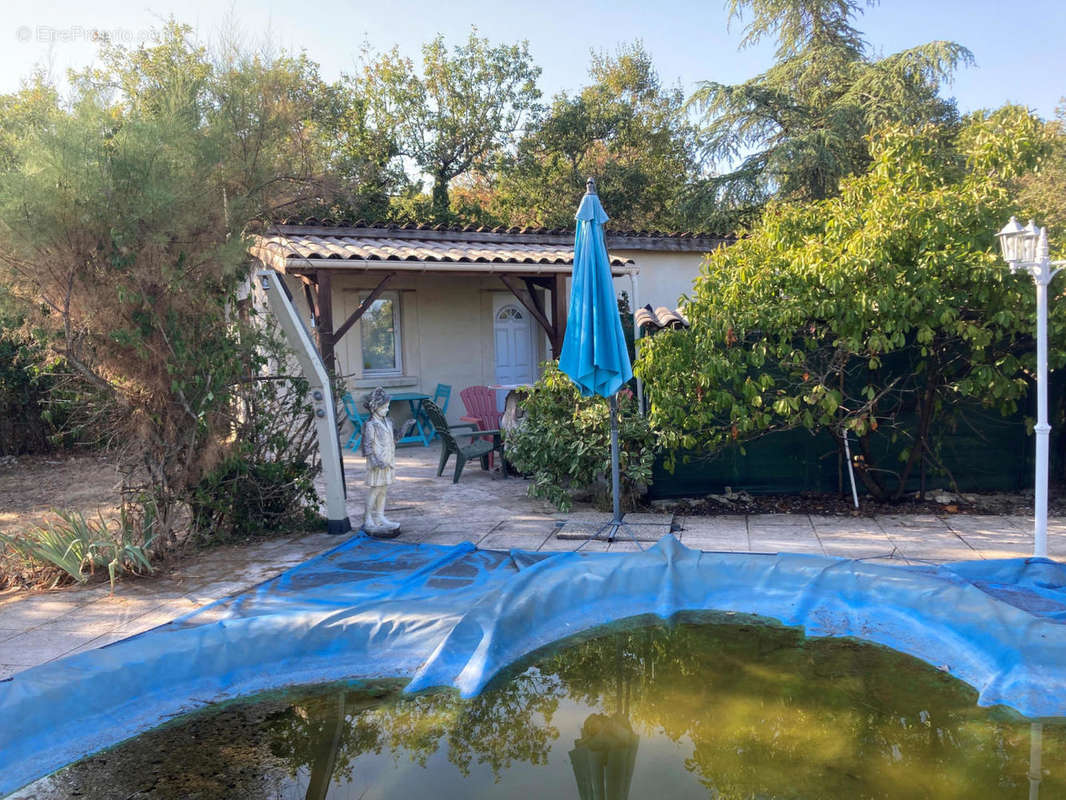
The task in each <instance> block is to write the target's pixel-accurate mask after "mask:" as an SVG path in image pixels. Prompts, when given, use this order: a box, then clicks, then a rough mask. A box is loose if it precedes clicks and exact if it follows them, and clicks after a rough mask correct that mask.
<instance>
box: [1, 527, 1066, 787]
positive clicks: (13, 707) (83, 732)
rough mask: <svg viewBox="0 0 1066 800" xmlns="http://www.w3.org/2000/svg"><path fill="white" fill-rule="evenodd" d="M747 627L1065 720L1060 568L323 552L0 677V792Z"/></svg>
mask: <svg viewBox="0 0 1066 800" xmlns="http://www.w3.org/2000/svg"><path fill="white" fill-rule="evenodd" d="M700 610H717V611H726V612H729V611H732V612H738V613H744V614H756V615H760V616H763V617H768V618H772V619H776V620H779V621H780V622H781V623H783V624H785V625H792V626H800V627H802V628H803V629H804V630H805V631H806V633H807V634H808V635H810V636H852V637H856V638H859V639H864V640H866V641H869V642H876V643H878V644H882V645H887V646H888V647H891V648H893V649H896V650H899V651H902V652H904V653H909V654H910V655H913V656H916V657H918V658H920V659H922V660H924V661H926V662H928V663H930V664H932V665H934V666H937V667H939V668H941V669H943V670H946V671H947V672H950V673H951V674H952V675H955V676H957V677H958V678H960V679H962V680H963V681H965V682H966V683H968V684H970V685H971V686H973V687H975V688H976V689H977V691H978V693H979V700H978V702H979V703H980V704H981V705H986V706H987V705H994V704H1003V705H1006V706H1009V707H1011V708H1013V709H1015V710H1016V711H1018V712H1020V713H1021V714H1023V715H1025V716H1028V717H1050V716H1066V624H1064V623H1066V565H1062V564H1058V563H1056V562H1053V561H1049V560H1047V559H1035V558H1034V559H1009V560H1002V561H973V562H961V563H956V564H949V565H944V566H940V567H917V568H916V567H905V566H893V565H886V564H875V563H869V562H862V561H851V560H843V559H830V558H823V557H820V556H805V555H788V554H780V555H755V554H738V553H701V552H699V551H696V550H689V549H688V548H686V547H684V546H682V545H681V544H680V543H679V542H678V541H677V540H676V539H675V538H673V537H672V536H667V537H665V538H664V539H662V540H661V541H660V542H659V543H658V544H657V545H655V546H654V547H652V548H650V549H649V550H647V551H645V552H643V553H618V554H613V553H582V552H568V553H527V552H524V551H519V550H513V551H511V552H498V551H487V550H477V549H476V548H474V546H473V545H470V544H460V545H457V546H455V547H444V546H436V545H415V544H402V543H396V542H382V541H378V540H375V539H371V538H368V537H366V536H362V535H360V536H356V537H355V538H353V539H351V540H350V541H348V542H346V543H345V544H343V545H341V546H340V547H338V548H336V549H334V550H332V551H330V552H328V553H325V554H323V555H321V556H318V557H317V558H315V559H312V560H311V561H308V562H307V563H305V564H302V565H300V566H299V567H296V568H295V569H292V570H289V571H288V572H286V573H284V574H282V575H280V576H278V577H277V578H274V579H273V580H270V581H267V582H266V583H264V584H261V585H260V586H257V587H255V588H253V589H250V590H249V591H247V592H244V593H243V594H240V595H237V596H235V597H231V598H227V599H225V600H222V601H220V602H218V603H214V604H212V605H210V606H207V607H205V608H203V609H200V610H199V611H197V612H195V613H193V614H190V615H188V616H185V617H182V618H180V619H178V620H175V621H174V622H171V623H168V624H166V625H164V626H162V627H160V628H156V629H155V630H152V631H148V632H146V633H143V634H140V635H138V636H134V637H131V638H129V639H125V640H123V641H121V642H116V643H115V644H112V645H109V646H107V647H103V648H100V649H98V650H92V651H88V652H84V653H79V654H77V655H74V656H70V657H68V658H65V659H62V660H60V661H56V662H53V663H50V664H45V665H43V666H40V667H36V668H34V669H30V670H27V671H25V672H22V673H19V674H18V675H16V676H15V677H14V678H12V679H9V680H7V681H4V682H0V720H2V721H3V724H2V725H0V795H3V794H6V793H8V792H10V791H13V790H14V789H17V788H18V787H20V786H22V785H24V784H26V783H28V782H29V781H31V780H33V779H35V778H37V777H40V776H42V775H45V774H47V773H49V772H51V771H53V770H55V769H57V768H58V767H60V766H63V765H64V764H67V763H69V762H71V761H74V760H76V759H78V758H80V757H82V756H85V755H87V754H89V753H92V752H95V751H96V750H99V749H101V748H103V747H108V746H110V745H113V744H115V743H117V742H119V741H121V740H123V739H125V738H128V737H129V736H132V735H134V734H136V733H139V732H141V731H144V730H147V729H149V728H151V727H154V726H155V725H157V724H159V723H160V722H161V721H163V720H165V719H167V718H170V717H172V716H174V715H177V714H182V713H185V712H187V711H191V710H193V709H195V708H198V707H201V706H204V705H206V704H209V703H212V702H217V701H220V700H225V699H230V698H234V697H238V696H241V695H246V694H249V693H252V692H258V691H262V690H266V689H274V688H279V687H283V686H288V685H294V684H304V683H317V682H323V681H331V680H340V679H344V678H364V677H366V678H369V677H401V678H410V679H411V681H410V684H409V685H408V687H407V690H408V691H417V690H420V689H428V688H430V687H436V686H452V687H456V688H458V689H459V691H460V692H461V693H462V694H463V695H465V696H471V695H475V694H477V693H478V692H479V691H480V690H481V689H482V688H483V687H484V686H485V684H486V683H487V682H488V681H489V680H490V679H491V678H492V677H493V675H495V674H496V673H497V672H498V671H499V670H501V669H503V668H504V667H506V666H507V665H509V664H511V663H512V662H514V661H516V660H517V659H520V658H521V657H522V656H524V655H526V654H528V653H530V652H532V651H534V650H536V649H538V648H540V647H543V646H544V645H547V644H550V643H551V642H554V641H557V640H559V639H561V638H564V637H566V636H570V635H572V634H575V633H579V632H581V631H584V630H588V629H590V628H593V627H596V626H599V625H603V624H605V623H608V622H611V621H614V620H619V619H624V618H627V617H634V616H639V615H646V614H655V615H658V616H660V617H663V618H667V617H671V616H673V615H674V614H676V613H678V612H681V611H700Z"/></svg>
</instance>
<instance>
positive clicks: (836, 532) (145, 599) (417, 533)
mask: <svg viewBox="0 0 1066 800" xmlns="http://www.w3.org/2000/svg"><path fill="white" fill-rule="evenodd" d="M346 453H347V451H346ZM438 457H439V451H438V450H437V447H436V446H434V447H430V448H422V447H414V448H402V449H400V450H399V451H398V457H397V462H398V463H397V481H396V483H395V484H394V485H393V487H392V490H391V491H390V493H389V505H388V508H387V509H386V514H387V515H388V516H389V517H390V518H392V519H394V520H395V521H397V522H400V523H401V524H402V526H403V527H402V531H403V533H402V535H401V537H400V538H399V539H398V541H407V542H428V543H433V544H457V543H459V542H464V541H470V542H474V543H475V544H476V545H478V547H481V548H484V549H494V550H506V549H510V548H520V549H525V550H576V549H578V548H579V547H580V548H582V549H584V550H588V551H596V552H605V551H606V552H630V551H634V550H637V549H638V548H642V547H647V546H649V545H648V544H647V543H646V542H640V543H637V542H633V541H629V540H627V539H619V540H618V541H615V542H614V543H608V542H604V541H593V542H588V541H585V540H582V539H566V538H558V536H557V534H558V533H559V532H560V531H563V532H564V533H565V532H567V531H569V532H574V531H575V530H595V529H596V528H598V527H599V526H600V525H602V524H603V523H604V522H606V521H608V520H609V518H610V515H609V514H602V513H599V512H596V511H592V510H590V509H588V508H576V509H574V510H572V511H571V512H570V513H567V514H560V513H556V512H555V511H554V509H553V508H552V507H551V506H550V505H548V504H547V503H545V502H543V501H540V500H534V499H531V498H529V497H528V496H527V495H526V487H527V485H528V484H527V482H526V481H524V480H521V479H518V478H506V479H505V478H502V477H500V476H499V475H498V473H492V472H483V471H482V470H480V469H479V468H478V466H477V463H476V462H474V463H473V464H471V465H468V467H467V470H466V471H465V472H464V473H463V477H462V480H461V481H460V482H459V483H458V484H453V483H452V482H451V479H450V477H449V475H448V473H447V471H446V474H445V476H444V477H441V478H438V477H437V475H436V471H437V470H436V465H437V461H438ZM345 467H346V470H347V473H348V485H349V495H350V497H349V501H348V507H349V514H350V516H351V518H352V522H353V524H354V525H356V526H357V527H358V523H359V521H360V520H361V519H362V492H363V489H362V480H363V471H364V468H363V459H362V458H361V457H358V456H355V455H351V454H350V453H348V454H346V456H345ZM626 521H627V522H629V523H632V530H633V531H634V532H635V533H636V537H637V538H638V539H651V540H654V539H658V538H659V537H660V536H661V535H663V534H665V533H667V532H670V531H672V532H673V533H674V535H675V536H677V537H678V538H679V539H680V540H681V542H682V543H683V544H685V545H686V546H688V547H692V548H695V549H701V550H720V551H729V552H738V553H741V552H755V553H776V552H791V553H813V554H816V555H825V556H834V557H840V558H859V559H878V560H883V561H885V562H888V563H893V562H895V563H900V564H919V563H939V562H944V561H959V560H972V559H990V558H1011V557H1017V556H1026V555H1030V554H1031V553H1032V546H1033V535H1032V518H1031V517H1029V518H1027V517H1020V516H1018V517H1012V516H972V515H962V514H953V515H944V516H933V515H920V516H919V515H913V516H893V515H883V516H876V517H845V516H814V515H807V514H776V515H720V516H704V517H697V516H687V517H682V516H675V515H672V514H639V515H637V514H630V515H628V516H627V517H626ZM341 541H343V539H342V538H340V537H335V536H327V535H326V534H324V533H314V534H302V535H300V534H294V535H291V536H285V537H279V538H275V539H270V540H267V541H262V542H255V543H252V544H247V545H242V546H231V547H217V548H212V549H209V550H204V551H201V552H199V553H197V554H195V555H194V556H192V557H190V558H188V559H186V560H184V561H182V562H181V563H180V564H179V565H178V566H177V567H176V568H174V569H171V570H169V571H168V572H167V573H166V574H165V575H163V576H160V577H153V578H143V579H126V580H122V581H121V582H120V583H119V585H118V587H117V589H116V592H115V594H114V596H112V595H111V594H110V592H109V587H108V585H107V584H106V583H103V584H99V583H97V584H94V585H91V586H84V587H82V586H80V587H74V588H68V589H61V590H56V591H51V592H40V593H25V592H22V593H7V594H3V595H0V680H2V679H3V678H6V677H8V676H10V675H12V674H14V673H16V672H20V671H22V670H24V669H27V668H29V667H31V666H35V665H37V664H42V663H45V662H47V661H51V660H54V659H56V658H61V657H63V656H65V655H70V654H72V653H76V652H79V651H81V650H86V649H91V648H95V647H100V646H102V645H105V644H108V643H110V642H113V641H117V640H118V639H122V638H125V637H127V636H131V635H133V634H135V633H140V632H141V631H144V630H148V629H149V628H153V627H155V626H157V625H161V624H163V623H165V622H168V621H169V620H171V619H174V618H175V617H179V616H181V615H183V614H187V613H189V612H190V611H194V610H196V609H198V608H201V607H202V606H204V605H206V604H208V603H210V602H212V601H214V600H217V599H220V598H222V597H225V596H227V595H229V594H233V593H235V592H239V591H241V590H243V589H246V588H248V587H250V586H253V585H255V584H257V583H260V582H261V581H264V580H267V579H268V578H270V577H273V576H274V575H276V574H278V573H280V572H282V571H284V570H286V569H288V568H290V567H293V566H295V565H296V564H299V563H301V562H302V561H305V560H306V559H308V558H310V557H312V556H314V555H317V554H318V553H321V552H323V551H324V550H327V549H329V548H331V547H334V546H336V545H337V544H339V543H340V542H341ZM1049 549H1050V554H1051V557H1052V558H1058V559H1066V518H1053V519H1052V520H1051V521H1050V523H1049Z"/></svg>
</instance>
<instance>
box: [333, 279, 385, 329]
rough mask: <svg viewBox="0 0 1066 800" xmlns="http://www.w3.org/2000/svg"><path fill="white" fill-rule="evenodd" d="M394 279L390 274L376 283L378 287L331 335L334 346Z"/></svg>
mask: <svg viewBox="0 0 1066 800" xmlns="http://www.w3.org/2000/svg"><path fill="white" fill-rule="evenodd" d="M395 277H396V273H395V272H390V273H389V274H388V275H386V276H385V277H384V278H382V279H381V280H380V281H379V282H378V285H377V286H375V287H374V288H373V289H372V290H371V291H370V294H368V295H367V296H366V300H364V301H363V302H362V303H360V304H359V308H357V309H355V311H353V312H352V315H351V316H350V317H348V319H346V320H344V324H343V325H341V326H340V327H339V328H337V330H336V332H335V333H334V334H333V342H334V344H336V343H337V342H339V341H340V340H341V338H342V337H343V336H344V334H346V333H347V332H348V331H349V330H351V327H352V326H353V325H354V324H355V323H357V322H358V321H359V320H360V319H361V318H362V316H363V314H365V313H366V310H367V309H368V308H370V305H371V304H372V303H373V302H374V301H375V300H377V299H378V298H379V297H380V296H381V293H382V292H383V291H385V287H386V286H387V285H388V283H389V281H391V280H392V279H393V278H395Z"/></svg>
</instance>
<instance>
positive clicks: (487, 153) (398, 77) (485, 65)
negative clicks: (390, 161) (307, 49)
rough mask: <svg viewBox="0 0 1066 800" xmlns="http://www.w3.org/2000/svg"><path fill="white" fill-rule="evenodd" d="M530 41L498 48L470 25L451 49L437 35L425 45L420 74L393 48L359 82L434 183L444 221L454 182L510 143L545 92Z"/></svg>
mask: <svg viewBox="0 0 1066 800" xmlns="http://www.w3.org/2000/svg"><path fill="white" fill-rule="evenodd" d="M539 75H540V68H539V67H537V66H534V64H533V62H532V58H531V56H530V54H529V47H528V45H527V44H526V43H525V42H522V43H521V44H515V45H496V46H493V45H491V44H490V43H489V41H488V40H487V39H483V38H480V37H479V36H478V35H477V30H476V29H475V30H472V31H471V33H470V38H469V39H468V40H467V43H466V44H465V45H462V46H459V47H455V48H454V49H453V50H452V51H451V52H449V51H448V49H447V47H445V44H444V37H442V36H438V37H437V38H436V39H434V40H433V41H432V42H430V43H429V44H427V45H425V46H424V47H423V48H422V74H421V75H419V74H418V73H417V72H416V70H415V67H414V65H413V64H412V63H411V61H410V60H409V59H406V58H403V57H401V56H400V54H399V51H398V49H396V48H393V49H392V50H391V51H389V52H388V53H385V54H383V55H381V56H380V57H379V58H378V59H377V60H376V61H374V62H373V63H371V64H369V65H368V66H367V67H366V69H365V70H364V72H363V74H362V76H361V80H360V81H359V88H360V92H361V94H363V95H365V97H366V99H367V103H368V118H369V119H370V121H371V124H372V125H373V126H374V127H375V128H376V129H377V130H379V131H392V132H394V135H395V140H396V143H397V148H398V152H399V154H400V155H401V156H404V157H406V158H409V159H411V160H412V161H414V163H415V164H416V165H417V166H418V167H419V168H420V169H421V170H422V171H423V172H424V173H425V174H427V175H428V176H429V177H430V179H431V180H432V181H433V190H432V192H433V194H432V213H433V214H434V215H435V216H436V217H437V218H440V219H446V218H447V217H448V213H449V196H448V188H449V184H450V183H451V181H452V180H453V179H454V178H457V177H459V176H461V175H466V174H467V173H469V172H470V171H472V170H476V169H478V168H479V167H481V166H483V165H484V164H486V163H488V162H489V161H490V160H491V159H492V158H493V157H495V156H496V155H497V154H498V153H499V152H500V150H501V149H502V148H504V147H506V146H507V145H508V144H509V143H510V142H511V139H512V137H513V136H514V134H515V133H516V132H517V131H518V129H519V128H520V126H521V125H522V122H523V120H524V119H525V118H526V116H527V114H529V113H531V112H534V111H535V110H536V101H537V99H538V98H539V97H540V90H539V89H537V78H538V77H539Z"/></svg>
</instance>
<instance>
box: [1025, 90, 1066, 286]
mask: <svg viewBox="0 0 1066 800" xmlns="http://www.w3.org/2000/svg"><path fill="white" fill-rule="evenodd" d="M1059 103H1060V105H1059V107H1058V108H1057V109H1056V110H1055V119H1054V120H1052V121H1051V122H1049V123H1047V132H1048V136H1049V138H1050V140H1051V153H1050V154H1049V156H1048V158H1046V159H1044V161H1043V162H1042V163H1041V165H1040V168H1039V169H1038V170H1036V171H1034V172H1030V173H1026V174H1025V175H1022V176H1020V177H1019V179H1018V181H1017V191H1018V200H1019V202H1020V203H1021V204H1022V206H1024V207H1025V208H1028V209H1031V212H1032V214H1033V219H1034V220H1036V222H1037V223H1038V224H1040V225H1043V226H1046V227H1047V229H1048V237H1049V238H1050V240H1051V246H1052V247H1053V248H1057V249H1058V250H1060V251H1061V250H1062V248H1063V246H1064V245H1066V241H1064V238H1066V97H1063V98H1062V99H1061V100H1060V101H1059ZM1060 257H1061V256H1060ZM1060 280H1061V279H1060Z"/></svg>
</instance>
